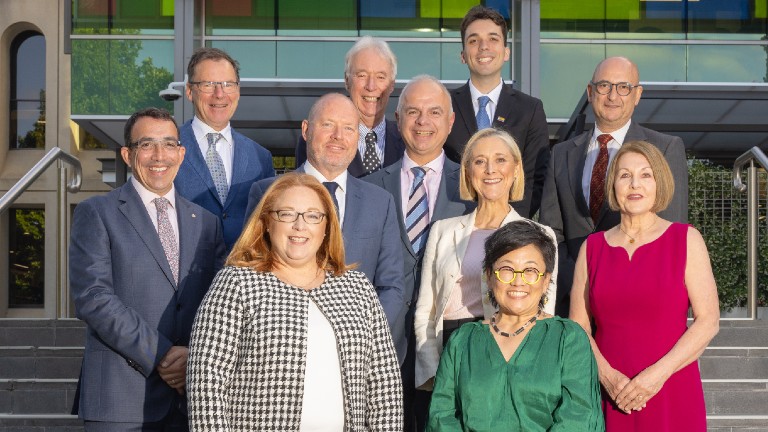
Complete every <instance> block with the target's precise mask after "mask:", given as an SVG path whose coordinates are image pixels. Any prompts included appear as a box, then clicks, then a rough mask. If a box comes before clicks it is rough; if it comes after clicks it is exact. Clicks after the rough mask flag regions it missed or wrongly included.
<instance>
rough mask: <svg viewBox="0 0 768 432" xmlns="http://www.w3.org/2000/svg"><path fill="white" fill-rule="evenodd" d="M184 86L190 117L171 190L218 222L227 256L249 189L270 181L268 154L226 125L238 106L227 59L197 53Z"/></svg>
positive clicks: (234, 73) (236, 75)
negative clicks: (191, 107)
mask: <svg viewBox="0 0 768 432" xmlns="http://www.w3.org/2000/svg"><path fill="white" fill-rule="evenodd" d="M187 80H188V81H187V89H186V93H187V98H188V99H189V100H190V101H192V104H193V105H194V107H195V116H194V118H192V120H190V121H188V122H187V123H185V124H184V125H183V126H182V127H181V143H182V145H183V146H184V147H185V148H186V149H187V155H186V158H185V159H184V162H183V163H182V164H181V168H180V169H179V175H178V176H177V177H176V182H175V183H176V188H177V189H178V191H179V193H180V194H181V195H182V196H183V197H185V198H187V199H189V200H190V201H192V202H194V203H196V204H198V205H200V206H202V207H203V208H205V209H206V210H208V211H210V212H211V213H213V214H215V215H216V216H218V217H219V219H221V222H222V226H223V228H224V242H225V243H226V245H227V250H229V249H231V248H232V245H233V244H234V243H235V241H236V240H237V238H238V237H239V236H240V231H241V230H242V228H243V223H244V222H245V206H246V205H247V204H248V191H249V190H250V188H251V185H252V184H253V183H254V182H256V181H257V180H261V179H263V178H268V177H273V176H274V175H275V169H274V168H273V166H272V154H271V153H270V152H269V151H268V150H267V149H265V148H264V147H262V146H260V145H259V144H257V143H255V142H254V141H253V140H251V139H250V138H248V137H246V136H245V135H243V134H240V133H238V132H236V131H235V130H234V129H232V127H231V125H230V119H231V118H232V116H233V115H234V114H235V109H237V103H238V101H239V100H240V66H239V65H238V63H237V61H235V60H234V59H233V58H232V57H230V56H229V54H227V53H226V52H224V51H222V50H220V49H217V48H200V49H198V50H197V51H195V53H194V54H193V55H192V58H191V59H190V60H189V65H187Z"/></svg>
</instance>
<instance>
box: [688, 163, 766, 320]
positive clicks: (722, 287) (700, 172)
mask: <svg viewBox="0 0 768 432" xmlns="http://www.w3.org/2000/svg"><path fill="white" fill-rule="evenodd" d="M689 163H690V167H689V172H688V173H689V179H688V186H689V187H688V189H689V192H688V204H689V207H688V220H689V222H690V223H691V224H692V225H693V226H695V227H696V228H698V229H699V231H701V233H702V236H703V237H704V241H705V242H706V244H707V249H708V251H709V257H710V260H711V261H712V270H713V272H714V274H715V281H716V282H717V290H718V294H719V296H720V309H721V310H730V309H731V308H733V307H741V306H746V305H747V194H746V193H740V192H738V191H736V190H735V189H733V186H732V180H731V178H732V170H731V169H728V168H722V167H718V166H715V165H713V164H710V163H708V162H707V161H702V160H696V159H694V160H691V161H689ZM758 183H759V185H760V186H762V189H760V192H758V196H759V198H758V202H759V211H758V215H759V217H760V219H759V222H758V241H759V243H758V260H757V266H758V275H757V281H758V305H759V306H766V305H768V225H767V224H766V193H765V191H766V178H765V172H764V171H763V172H762V173H761V174H760V177H759V181H758Z"/></svg>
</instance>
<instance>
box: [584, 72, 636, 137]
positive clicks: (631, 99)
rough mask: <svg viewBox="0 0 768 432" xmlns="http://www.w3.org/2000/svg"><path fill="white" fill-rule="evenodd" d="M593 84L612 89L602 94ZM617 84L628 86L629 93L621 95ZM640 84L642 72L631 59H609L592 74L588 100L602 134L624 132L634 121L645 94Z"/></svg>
mask: <svg viewBox="0 0 768 432" xmlns="http://www.w3.org/2000/svg"><path fill="white" fill-rule="evenodd" d="M593 83H603V84H606V83H607V84H610V86H608V87H609V88H610V90H609V91H608V93H607V94H600V93H598V91H597V89H596V87H595V85H593ZM617 84H629V86H630V88H631V90H630V91H629V94H627V95H625V96H622V95H620V94H619V93H618V91H617V87H616V85H617ZM639 84H640V73H639V72H638V70H637V65H635V64H634V63H633V62H632V61H631V60H629V59H628V58H626V57H609V58H607V59H605V60H603V61H601V62H600V63H598V65H597V67H596V68H595V72H594V73H593V74H592V82H590V83H589V84H587V97H588V98H589V102H590V104H591V105H592V111H594V113H595V125H596V126H597V128H598V129H599V130H600V132H601V133H611V132H613V131H616V130H618V129H621V128H622V127H624V125H626V124H627V123H628V122H629V121H630V120H631V119H632V114H633V113H634V112H635V107H636V106H637V104H638V103H640V96H641V95H642V94H643V88H642V87H641V86H640V85H639ZM604 87H606V86H604ZM608 87H606V88H608Z"/></svg>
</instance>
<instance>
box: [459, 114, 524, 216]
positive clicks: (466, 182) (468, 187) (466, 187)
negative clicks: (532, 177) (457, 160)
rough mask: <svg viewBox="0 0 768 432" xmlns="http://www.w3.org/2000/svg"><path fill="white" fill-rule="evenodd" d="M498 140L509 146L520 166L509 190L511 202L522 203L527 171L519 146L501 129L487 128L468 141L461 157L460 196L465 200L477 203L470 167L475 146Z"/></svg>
mask: <svg viewBox="0 0 768 432" xmlns="http://www.w3.org/2000/svg"><path fill="white" fill-rule="evenodd" d="M486 138H496V139H498V140H500V141H501V142H503V143H504V144H506V145H507V147H508V148H509V152H510V153H512V157H513V158H514V159H515V162H517V164H518V168H517V172H515V179H514V181H513V182H512V188H510V190H509V200H510V201H520V200H521V199H523V194H524V193H525V171H524V170H523V158H522V155H521V154H520V148H519V147H518V146H517V143H516V142H515V139H514V138H512V135H510V134H509V133H507V132H506V131H504V130H501V129H494V128H486V129H480V130H479V131H477V132H475V134H474V135H472V137H471V138H470V139H469V141H467V145H466V146H465V147H464V153H462V155H461V176H460V177H459V196H460V197H461V199H463V200H467V201H469V200H471V201H477V191H476V190H475V188H474V187H472V169H471V167H470V166H469V165H470V164H471V163H472V160H471V159H472V150H473V149H474V148H475V145H476V144H477V143H478V142H479V141H480V140H483V139H486Z"/></svg>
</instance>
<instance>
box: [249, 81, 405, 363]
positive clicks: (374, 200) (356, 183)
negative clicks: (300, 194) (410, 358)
mask: <svg viewBox="0 0 768 432" xmlns="http://www.w3.org/2000/svg"><path fill="white" fill-rule="evenodd" d="M358 116H359V114H358V112H357V109H356V108H355V106H354V105H353V104H352V101H350V100H349V98H348V97H346V96H344V95H342V94H339V93H330V94H327V95H324V96H322V97H321V98H320V99H318V100H317V102H315V104H314V105H313V106H312V108H311V109H310V111H309V116H308V118H307V119H306V120H304V121H303V122H302V123H301V133H302V135H303V136H304V138H305V140H306V141H307V156H308V157H307V161H306V162H304V164H302V165H301V166H300V167H299V168H298V170H297V171H301V172H305V173H307V174H310V175H312V176H313V177H315V178H316V179H318V180H319V181H320V182H322V183H323V184H324V185H325V186H326V187H327V188H328V189H329V192H331V197H332V198H333V199H334V201H335V203H336V205H337V208H338V212H339V220H340V221H341V232H342V235H343V237H344V254H345V259H346V262H347V263H350V264H351V263H357V265H358V267H357V268H356V270H359V271H361V272H363V273H365V275H366V276H367V277H368V280H370V281H371V283H372V284H373V286H374V287H375V288H376V293H377V294H378V297H379V302H380V303H381V306H382V308H383V309H384V314H385V315H386V316H387V321H388V322H389V328H390V331H391V332H392V340H393V342H394V343H395V349H396V350H397V355H398V359H399V360H400V363H402V362H403V359H404V358H405V349H406V340H405V333H404V330H403V324H404V323H403V321H402V320H398V317H399V314H400V311H401V310H402V308H403V257H402V254H401V252H400V245H399V242H400V241H399V239H398V238H397V236H396V235H395V233H397V214H396V212H395V202H394V200H393V199H392V196H391V195H390V194H388V193H387V192H386V191H384V190H382V189H381V188H377V187H375V186H373V185H370V184H368V183H366V182H364V181H362V180H360V179H358V178H355V177H353V176H352V175H350V174H349V172H348V171H347V167H348V166H349V164H350V162H351V161H352V158H354V157H355V154H356V152H357V137H358V133H359V132H358V121H359V117H358ZM274 180H275V178H269V179H264V180H261V181H259V182H256V183H254V184H253V186H251V190H250V193H249V195H248V208H247V209H246V215H247V216H250V214H251V213H253V210H254V209H255V208H256V206H257V205H258V203H259V201H261V197H262V196H264V193H265V192H266V191H267V188H268V187H269V186H270V185H271V184H272V182H274ZM246 220H247V218H246Z"/></svg>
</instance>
